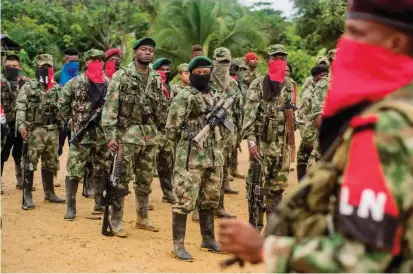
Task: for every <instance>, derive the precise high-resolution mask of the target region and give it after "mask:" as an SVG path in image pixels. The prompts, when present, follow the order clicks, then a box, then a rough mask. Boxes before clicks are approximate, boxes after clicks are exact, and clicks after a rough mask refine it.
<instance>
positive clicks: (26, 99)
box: [16, 80, 64, 131]
mask: <svg viewBox="0 0 413 274" xmlns="http://www.w3.org/2000/svg"><path fill="white" fill-rule="evenodd" d="M60 90H61V87H60V86H59V85H58V84H55V85H54V86H53V87H52V88H51V89H50V90H48V91H46V89H45V88H44V87H43V85H40V84H39V82H38V81H37V80H30V81H29V82H27V83H26V84H25V85H24V86H23V87H22V88H21V90H20V92H19V94H18V95H17V99H16V110H17V112H16V123H17V125H18V129H19V131H21V130H22V129H23V128H26V129H28V130H33V129H34V128H36V127H47V128H49V129H55V128H63V125H64V122H63V119H62V116H61V115H60V112H59V109H58V106H57V104H58V97H59V93H60Z"/></svg>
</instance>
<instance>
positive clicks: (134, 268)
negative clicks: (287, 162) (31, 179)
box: [1, 143, 297, 272]
mask: <svg viewBox="0 0 413 274" xmlns="http://www.w3.org/2000/svg"><path fill="white" fill-rule="evenodd" d="M66 159H67V150H65V152H64V154H63V155H62V156H61V157H60V171H59V174H58V180H59V182H60V183H61V185H62V186H61V187H60V188H55V190H56V193H57V194H58V195H60V196H61V197H65V188H64V177H65V173H66V171H65V165H66ZM239 169H240V171H241V173H243V174H246V172H247V169H248V155H247V147H246V143H243V153H241V154H240V156H239ZM296 182H297V180H296V175H295V171H294V172H292V173H291V174H290V178H289V184H290V186H293V185H295V184H296ZM35 185H36V188H37V190H36V191H35V192H33V195H34V203H35V206H36V208H35V209H34V210H32V211H24V210H22V209H21V200H22V197H21V196H22V194H21V191H18V190H16V188H15V177H14V167H13V160H12V159H11V158H10V160H9V161H8V162H7V163H6V164H5V167H4V173H3V191H4V194H3V195H2V199H1V202H2V204H1V213H2V238H1V241H2V242H1V249H2V250H1V251H2V254H1V255H2V256H1V267H2V272H221V269H220V268H219V266H218V263H219V261H221V260H223V259H225V258H228V257H229V255H217V254H212V253H206V252H202V251H200V250H199V247H200V243H201V235H200V231H199V224H197V223H193V222H192V221H191V220H190V217H189V218H188V225H187V237H186V242H185V244H186V248H187V250H188V251H189V252H190V253H191V254H192V255H193V256H194V258H195V262H193V263H185V262H181V261H178V260H176V259H174V258H172V256H171V255H170V252H171V250H172V230H171V229H172V228H171V221H172V220H171V219H172V218H171V215H172V213H171V206H170V205H169V204H166V203H162V202H161V197H162V192H161V189H160V186H159V181H158V179H155V180H154V181H153V193H152V194H151V199H152V200H153V201H154V202H155V210H154V211H150V218H151V219H152V220H153V221H154V222H155V223H156V224H158V225H159V226H160V228H161V231H160V232H158V233H154V232H149V231H143V230H136V229H135V228H134V225H135V219H136V213H135V201H134V196H133V194H130V195H128V196H127V199H126V203H125V214H124V226H125V228H126V230H127V232H128V234H129V235H128V238H126V239H121V238H117V237H104V236H102V235H101V234H100V229H101V225H102V221H101V220H99V221H98V220H89V219H86V218H85V217H86V216H91V214H90V213H91V211H92V209H93V205H94V202H93V200H92V199H86V198H84V197H82V196H81V194H80V192H81V190H79V191H78V195H77V217H76V220H75V221H73V222H69V221H64V220H63V216H64V214H65V212H66V205H64V204H58V205H56V204H50V203H45V202H44V201H43V188H42V186H41V181H40V172H36V174H35ZM232 185H233V187H234V188H236V189H238V190H239V191H240V194H239V195H237V196H229V195H227V196H226V208H227V209H228V210H229V211H231V212H233V213H235V214H236V215H237V216H238V218H240V219H243V220H247V218H248V217H247V202H246V199H245V182H244V181H243V180H235V181H234V182H232ZM79 189H80V188H79ZM263 271H265V268H264V266H263V265H255V266H252V265H247V266H246V267H245V268H243V269H240V268H238V266H234V267H231V268H229V269H227V270H225V272H263Z"/></svg>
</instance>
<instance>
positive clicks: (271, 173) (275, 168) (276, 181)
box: [247, 156, 289, 204]
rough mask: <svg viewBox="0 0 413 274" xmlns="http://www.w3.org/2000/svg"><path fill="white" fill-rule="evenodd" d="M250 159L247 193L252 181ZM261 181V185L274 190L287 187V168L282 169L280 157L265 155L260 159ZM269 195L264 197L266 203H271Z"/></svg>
mask: <svg viewBox="0 0 413 274" xmlns="http://www.w3.org/2000/svg"><path fill="white" fill-rule="evenodd" d="M252 163H253V162H252V161H250V166H249V168H248V175H247V193H248V190H249V188H250V185H251V182H252ZM261 173H262V175H261V178H262V180H263V182H261V185H262V187H265V188H270V189H272V190H274V191H276V190H282V191H283V190H285V189H286V188H287V185H288V184H287V180H288V173H289V169H287V170H285V169H282V158H281V157H273V156H265V157H263V159H262V161H261ZM271 200H272V199H271V197H266V203H269V204H273V201H271Z"/></svg>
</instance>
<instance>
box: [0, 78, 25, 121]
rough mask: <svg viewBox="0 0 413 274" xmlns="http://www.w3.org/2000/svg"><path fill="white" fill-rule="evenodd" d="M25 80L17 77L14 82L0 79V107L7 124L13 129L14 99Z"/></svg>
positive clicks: (14, 116) (14, 117)
mask: <svg viewBox="0 0 413 274" xmlns="http://www.w3.org/2000/svg"><path fill="white" fill-rule="evenodd" d="M26 81H27V80H26V79H23V77H21V76H19V77H18V78H17V81H16V82H12V81H10V80H7V79H6V78H5V77H1V85H0V87H1V105H2V107H3V111H4V114H5V115H6V120H7V123H8V124H9V126H10V127H11V128H14V123H15V121H16V98H17V94H18V93H19V90H20V88H21V87H22V86H23V85H24V84H25V83H26Z"/></svg>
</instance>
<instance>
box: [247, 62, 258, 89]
mask: <svg viewBox="0 0 413 274" xmlns="http://www.w3.org/2000/svg"><path fill="white" fill-rule="evenodd" d="M259 77H260V74H259V73H258V69H257V68H252V67H250V66H248V68H247V70H246V71H245V74H244V89H245V90H246V91H247V90H248V88H249V87H250V85H251V83H252V82H253V81H254V80H255V79H258V78H259Z"/></svg>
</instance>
